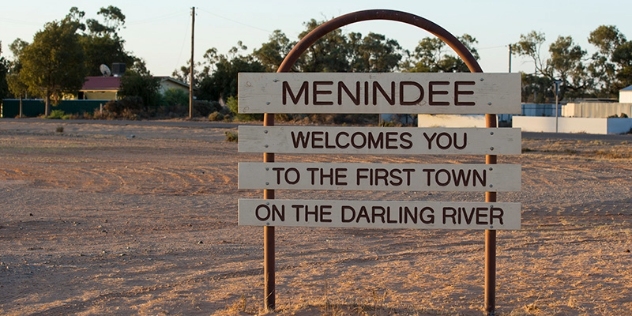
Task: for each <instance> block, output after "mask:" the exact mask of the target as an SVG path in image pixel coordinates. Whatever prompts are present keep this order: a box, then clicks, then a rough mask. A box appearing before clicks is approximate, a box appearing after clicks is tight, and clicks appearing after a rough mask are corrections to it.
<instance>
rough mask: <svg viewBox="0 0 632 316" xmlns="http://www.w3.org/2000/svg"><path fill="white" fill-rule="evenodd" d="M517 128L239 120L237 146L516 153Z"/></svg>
mask: <svg viewBox="0 0 632 316" xmlns="http://www.w3.org/2000/svg"><path fill="white" fill-rule="evenodd" d="M520 139H521V134H520V129H517V128H501V129H489V128H485V129H483V128H414V127H413V128H401V127H400V128H386V127H331V126H239V151H240V152H269V153H290V154H374V155H375V154H402V155H407V154H436V155H441V154H473V155H509V154H520V153H521V151H522V147H521V146H522V145H521V142H520Z"/></svg>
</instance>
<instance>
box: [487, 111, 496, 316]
mask: <svg viewBox="0 0 632 316" xmlns="http://www.w3.org/2000/svg"><path fill="white" fill-rule="evenodd" d="M485 126H486V127H488V128H495V127H496V115H495V114H485ZM496 163H497V156H496V155H485V164H496ZM485 202H496V192H485ZM485 313H486V315H488V316H494V315H496V231H495V230H485Z"/></svg>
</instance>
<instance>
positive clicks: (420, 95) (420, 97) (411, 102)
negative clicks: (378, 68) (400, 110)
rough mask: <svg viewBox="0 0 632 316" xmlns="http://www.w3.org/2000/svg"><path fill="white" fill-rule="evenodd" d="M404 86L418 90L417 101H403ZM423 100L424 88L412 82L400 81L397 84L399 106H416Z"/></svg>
mask: <svg viewBox="0 0 632 316" xmlns="http://www.w3.org/2000/svg"><path fill="white" fill-rule="evenodd" d="M405 86H415V87H416V88H417V89H418V90H419V96H418V97H417V99H415V100H412V101H405V100H404V87H405ZM423 99H424V88H423V87H422V86H421V85H420V84H419V83H417V82H414V81H402V82H400V83H399V104H400V105H417V104H419V103H420V102H421V100H423Z"/></svg>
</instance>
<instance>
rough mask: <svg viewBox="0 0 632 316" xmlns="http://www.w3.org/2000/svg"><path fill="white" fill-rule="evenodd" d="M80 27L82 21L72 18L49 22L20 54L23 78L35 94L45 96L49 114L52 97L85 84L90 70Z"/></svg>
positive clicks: (46, 113)
mask: <svg viewBox="0 0 632 316" xmlns="http://www.w3.org/2000/svg"><path fill="white" fill-rule="evenodd" d="M78 29H79V25H77V24H76V23H73V22H72V21H71V20H70V19H68V18H66V19H63V20H61V21H53V22H49V23H46V25H45V27H44V30H41V31H39V32H37V33H36V34H35V36H34V37H33V43H31V44H30V45H28V46H26V47H25V48H24V50H23V51H22V53H21V55H20V57H19V58H20V62H21V63H22V69H21V71H20V78H21V80H22V82H23V83H24V84H26V86H28V90H29V91H30V92H31V93H32V94H33V95H36V96H40V97H42V98H44V100H45V112H44V114H45V115H46V116H48V114H49V113H50V104H51V100H52V101H53V102H54V103H56V102H58V101H59V100H61V98H62V97H63V95H64V94H65V93H75V92H76V91H78V90H79V89H80V88H81V86H82V85H83V82H84V78H85V73H86V72H85V67H84V63H83V60H84V53H83V49H82V47H81V44H80V43H79V36H78V35H77V30H78Z"/></svg>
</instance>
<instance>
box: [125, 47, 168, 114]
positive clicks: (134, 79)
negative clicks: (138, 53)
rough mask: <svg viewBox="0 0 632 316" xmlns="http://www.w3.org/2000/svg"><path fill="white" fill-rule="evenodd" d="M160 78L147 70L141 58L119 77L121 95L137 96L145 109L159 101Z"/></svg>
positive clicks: (157, 103)
mask: <svg viewBox="0 0 632 316" xmlns="http://www.w3.org/2000/svg"><path fill="white" fill-rule="evenodd" d="M159 89H160V79H158V78H154V76H152V75H151V73H150V72H149V71H148V70H147V67H146V65H145V62H144V61H143V60H140V59H139V60H137V61H136V62H135V63H134V65H133V66H132V67H131V68H130V69H128V70H127V71H125V74H123V77H121V90H120V91H119V95H121V96H122V97H138V98H140V99H141V100H142V103H143V106H144V107H145V109H147V108H149V107H150V106H157V105H159V103H160V98H161V96H160V93H159Z"/></svg>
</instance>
